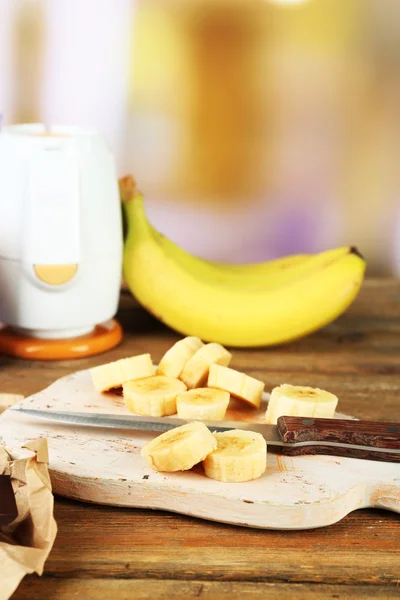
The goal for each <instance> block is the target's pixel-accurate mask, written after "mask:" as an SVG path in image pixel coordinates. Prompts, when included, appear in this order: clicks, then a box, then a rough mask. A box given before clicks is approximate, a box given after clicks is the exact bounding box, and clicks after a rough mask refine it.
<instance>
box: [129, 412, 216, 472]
mask: <svg viewBox="0 0 400 600" xmlns="http://www.w3.org/2000/svg"><path fill="white" fill-rule="evenodd" d="M216 447H217V440H216V439H215V437H214V436H213V434H212V433H211V431H210V430H209V429H208V427H206V426H205V425H204V423H199V422H198V421H193V423H188V424H187V425H182V426H181V427H176V428H175V429H171V430H170V431H167V432H166V433H162V434H161V435H159V436H158V437H156V438H155V439H154V440H152V441H151V442H149V443H148V444H146V445H145V446H144V447H143V448H142V450H141V455H142V456H143V458H144V459H145V460H146V462H147V464H148V465H149V466H150V467H151V468H152V469H155V470H156V471H187V470H188V469H191V468H192V467H193V466H194V465H197V463H199V462H201V461H202V460H204V459H205V458H206V456H208V454H210V452H212V451H213V450H215V448H216Z"/></svg>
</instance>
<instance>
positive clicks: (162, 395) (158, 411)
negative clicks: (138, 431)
mask: <svg viewBox="0 0 400 600" xmlns="http://www.w3.org/2000/svg"><path fill="white" fill-rule="evenodd" d="M122 390H123V394H124V400H125V404H126V406H127V408H129V410H130V411H131V412H133V413H135V414H137V415H143V416H147V417H164V416H166V415H174V414H175V413H176V397H177V396H178V394H180V393H182V392H184V391H186V386H185V384H184V383H183V382H182V381H180V380H179V379H175V378H173V377H165V376H163V375H158V376H157V375H156V376H154V377H147V378H146V379H137V380H136V381H128V382H127V383H124V385H123V386H122Z"/></svg>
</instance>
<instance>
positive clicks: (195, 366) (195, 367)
mask: <svg viewBox="0 0 400 600" xmlns="http://www.w3.org/2000/svg"><path fill="white" fill-rule="evenodd" d="M231 360H232V354H231V353H230V352H228V350H226V349H225V348H224V347H223V346H221V344H216V343H214V342H212V343H211V344H204V345H203V346H202V347H201V348H200V349H199V350H197V352H196V353H195V354H194V355H193V356H192V358H191V359H189V360H188V362H187V363H186V365H185V367H184V369H183V371H182V373H181V374H180V376H179V379H181V380H182V381H183V382H184V383H185V384H186V386H187V387H188V389H193V388H197V387H202V385H203V384H204V383H206V381H207V377H208V372H209V370H210V366H211V365H213V364H217V365H225V366H228V365H229V363H230V362H231Z"/></svg>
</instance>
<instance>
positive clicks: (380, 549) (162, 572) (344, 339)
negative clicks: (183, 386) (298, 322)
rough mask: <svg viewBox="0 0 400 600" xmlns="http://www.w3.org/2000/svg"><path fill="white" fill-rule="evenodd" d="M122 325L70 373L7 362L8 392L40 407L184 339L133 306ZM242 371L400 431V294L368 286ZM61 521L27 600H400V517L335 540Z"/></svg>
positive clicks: (361, 521) (135, 521) (118, 519)
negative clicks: (124, 360)
mask: <svg viewBox="0 0 400 600" xmlns="http://www.w3.org/2000/svg"><path fill="white" fill-rule="evenodd" d="M119 319H120V321H121V323H122V324H123V327H124V331H125V338H124V341H123V343H122V344H121V346H119V347H118V348H116V349H114V350H113V351H111V352H109V353H108V354H107V355H104V356H97V357H94V358H91V359H85V360H78V361H65V362H59V363H51V362H50V363H46V362H28V361H22V360H15V359H11V358H7V357H1V358H0V365H1V367H2V368H1V370H0V392H11V393H17V394H23V395H29V394H31V393H34V392H36V391H38V390H40V389H43V388H44V387H45V386H46V385H49V384H50V383H51V382H52V381H54V380H55V379H57V378H59V377H61V376H62V375H65V374H67V373H69V372H71V371H75V370H78V369H84V368H87V367H90V366H92V365H94V364H100V363H102V362H104V361H105V360H107V361H109V360H115V359H117V358H121V357H123V356H126V355H132V354H137V353H142V352H151V354H152V356H153V359H154V361H158V360H159V359H160V357H161V356H162V354H163V353H164V352H165V350H166V349H167V348H168V347H170V346H171V344H172V343H173V342H174V341H175V340H176V339H179V337H181V336H179V335H177V334H175V333H174V332H172V331H170V330H168V329H167V328H166V327H164V326H163V325H162V324H161V323H159V322H157V321H156V320H154V319H153V318H152V317H151V316H150V315H147V314H146V313H145V312H144V311H143V310H142V309H141V308H139V307H138V306H137V305H136V304H134V303H133V302H132V300H131V298H130V296H129V295H128V294H123V295H122V298H121V308H120V312H119ZM233 365H234V366H236V367H238V368H241V369H244V370H246V372H248V373H249V374H251V375H254V376H256V377H260V378H261V379H263V380H264V381H265V382H266V389H267V391H268V390H269V389H271V388H272V387H273V386H275V385H278V384H280V383H283V382H289V383H294V384H299V385H301V384H306V385H312V386H318V387H322V388H326V389H328V390H330V391H332V392H334V393H336V394H338V396H339V398H340V402H339V409H340V411H341V412H345V413H348V414H353V415H355V416H356V417H359V418H376V419H379V420H388V421H394V420H398V421H400V377H399V374H400V282H397V281H393V280H370V281H367V282H366V284H365V285H364V288H363V291H362V293H361V295H360V297H359V298H358V299H357V300H356V302H355V303H354V304H353V306H352V307H351V308H350V310H349V311H348V312H347V313H346V314H345V315H344V316H342V317H341V318H340V319H338V320H337V321H336V322H335V323H334V324H332V325H330V326H328V327H326V328H324V329H323V330H321V331H319V332H317V333H315V334H313V335H311V336H308V337H306V338H304V339H302V340H299V341H297V342H295V343H292V344H288V345H286V346H281V347H277V348H269V349H256V350H234V360H233ZM399 468H400V467H399ZM399 475H400V474H399ZM55 510H56V519H57V522H58V525H59V534H58V537H57V539H56V543H55V546H54V549H53V551H52V553H51V554H50V557H49V559H48V561H47V563H46V568H45V576H44V578H42V579H38V578H36V577H33V576H32V577H28V578H26V580H25V581H24V582H23V584H22V585H21V586H20V588H19V590H18V591H17V593H16V594H15V596H14V597H15V599H16V600H18V599H19V600H24V599H25V598H28V597H29V598H30V599H31V600H35V598H37V599H39V598H45V597H51V598H52V599H53V598H54V599H56V600H57V599H58V598H60V599H63V598H67V597H68V598H71V597H74V596H75V595H76V596H80V597H82V598H85V600H86V599H89V600H90V599H91V598H93V599H94V600H97V599H100V598H104V599H107V600H108V599H109V598H113V599H114V598H115V599H116V600H121V599H122V598H131V597H135V598H139V599H140V598H156V599H157V598H167V597H168V598H171V597H174V598H175V597H176V598H179V597H182V598H183V597H199V596H200V597H204V598H225V597H226V596H227V595H229V596H230V598H231V599H235V598H239V597H240V598H241V597H249V598H258V597H261V595H262V596H263V597H265V598H278V597H279V598H282V599H283V600H285V599H286V598H287V599H290V600H291V599H292V598H296V600H301V599H302V598H308V597H309V596H310V594H311V593H312V595H313V598H317V599H318V598H341V599H344V598H350V597H351V598H355V599H356V600H357V599H358V598H360V599H361V598H384V599H385V598H392V597H400V587H399V586H400V519H399V515H397V514H394V513H390V512H386V511H381V510H362V511H357V512H356V513H352V514H351V515H349V516H347V517H346V518H345V519H343V520H342V521H341V522H339V523H337V524H335V525H332V526H330V527H328V528H324V529H318V530H314V531H313V530H310V531H298V532H296V531H293V532H279V531H265V530H254V529H246V528H240V527H234V526H230V525H222V524H219V523H212V522H207V521H201V520H198V519H195V518H190V517H183V516H180V515H174V514H169V513H162V512H158V511H154V512H152V511H145V510H129V509H121V508H113V507H101V506H91V505H85V504H81V503H78V502H73V501H70V500H66V499H60V498H58V499H56V509H55Z"/></svg>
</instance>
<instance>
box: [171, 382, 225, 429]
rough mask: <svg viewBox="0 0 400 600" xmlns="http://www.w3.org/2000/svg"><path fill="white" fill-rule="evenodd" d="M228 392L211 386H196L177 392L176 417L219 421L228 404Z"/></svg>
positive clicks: (223, 415)
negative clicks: (192, 388) (180, 392)
mask: <svg viewBox="0 0 400 600" xmlns="http://www.w3.org/2000/svg"><path fill="white" fill-rule="evenodd" d="M229 398H230V395H229V392H225V391H224V390H213V389H211V388H197V389H195V390H189V391H188V392H183V394H179V396H178V397H177V399H176V408H177V412H178V417H180V418H181V419H201V420H203V421H220V420H221V419H223V418H224V417H225V413H226V409H227V408H228V404H229Z"/></svg>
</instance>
